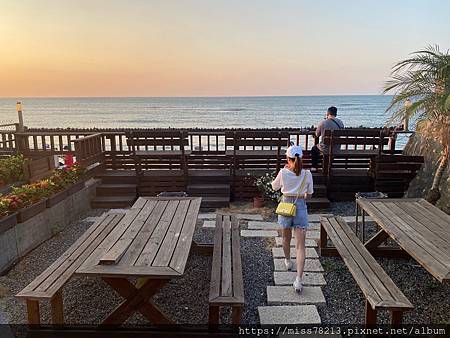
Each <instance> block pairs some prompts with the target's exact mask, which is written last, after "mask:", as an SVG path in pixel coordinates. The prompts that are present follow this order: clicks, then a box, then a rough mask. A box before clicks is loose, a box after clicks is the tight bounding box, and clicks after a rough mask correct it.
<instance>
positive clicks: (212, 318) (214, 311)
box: [208, 305, 220, 325]
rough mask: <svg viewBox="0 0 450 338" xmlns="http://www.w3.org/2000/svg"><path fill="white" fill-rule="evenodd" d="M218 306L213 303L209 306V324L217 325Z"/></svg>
mask: <svg viewBox="0 0 450 338" xmlns="http://www.w3.org/2000/svg"><path fill="white" fill-rule="evenodd" d="M219 316H220V307H219V306H215V305H210V306H209V318H208V323H209V325H219Z"/></svg>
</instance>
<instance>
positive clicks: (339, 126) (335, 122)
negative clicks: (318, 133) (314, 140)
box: [330, 119, 342, 129]
mask: <svg viewBox="0 0 450 338" xmlns="http://www.w3.org/2000/svg"><path fill="white" fill-rule="evenodd" d="M330 120H331V121H333V122H334V124H335V125H337V126H338V128H339V129H342V127H341V125H340V124H339V123H337V121H336V120H335V119H330Z"/></svg>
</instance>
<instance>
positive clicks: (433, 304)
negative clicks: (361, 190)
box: [319, 202, 450, 324]
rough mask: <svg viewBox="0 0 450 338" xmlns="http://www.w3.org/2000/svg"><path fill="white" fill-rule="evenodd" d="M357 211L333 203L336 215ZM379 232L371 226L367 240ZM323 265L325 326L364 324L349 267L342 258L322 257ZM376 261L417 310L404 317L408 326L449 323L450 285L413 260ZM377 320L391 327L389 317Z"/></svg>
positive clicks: (380, 316) (383, 315)
mask: <svg viewBox="0 0 450 338" xmlns="http://www.w3.org/2000/svg"><path fill="white" fill-rule="evenodd" d="M354 210H355V203H354V202H340V203H332V207H331V212H332V213H333V214H335V215H341V216H350V215H354ZM376 231H377V227H376V226H374V225H372V224H370V223H369V224H368V225H367V227H366V235H365V238H369V236H372V235H374V234H375V232H376ZM388 245H395V242H393V241H390V242H388ZM320 261H321V263H322V265H323V267H324V269H325V280H326V281H327V285H326V286H325V287H324V288H323V293H324V295H325V299H326V301H327V305H326V306H325V307H320V308H319V313H320V317H321V319H322V323H324V324H337V323H342V324H354V323H355V322H356V323H364V304H365V298H364V296H363V294H362V292H361V290H360V288H359V287H358V285H357V284H356V282H355V281H354V279H353V277H352V275H351V274H350V272H349V270H348V268H347V266H346V265H345V264H344V262H343V261H342V260H341V259H340V258H334V257H323V258H320ZM377 261H378V262H379V263H380V265H381V266H382V267H383V269H384V271H386V273H387V274H388V275H389V276H390V277H391V279H392V280H393V281H394V283H395V284H396V285H397V286H398V287H399V288H400V290H402V292H403V293H404V294H405V296H406V297H407V298H408V299H409V300H410V302H411V303H412V304H413V306H414V309H413V310H412V311H409V312H406V313H405V315H404V319H403V322H404V323H405V324H410V323H411V324H413V323H415V324H423V323H433V324H444V323H447V321H448V320H449V313H450V285H444V284H441V283H439V282H438V281H437V280H436V279H435V278H434V277H433V276H432V275H431V274H430V273H429V272H428V271H426V270H425V269H424V268H422V267H421V266H420V265H419V264H418V263H417V262H416V261H415V260H413V259H392V258H378V259H377ZM378 320H379V322H381V323H388V322H389V313H388V312H387V311H380V313H379V314H378Z"/></svg>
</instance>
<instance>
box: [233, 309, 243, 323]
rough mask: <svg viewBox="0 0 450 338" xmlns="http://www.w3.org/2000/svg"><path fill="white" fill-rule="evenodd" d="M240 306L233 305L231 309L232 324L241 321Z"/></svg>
mask: <svg viewBox="0 0 450 338" xmlns="http://www.w3.org/2000/svg"><path fill="white" fill-rule="evenodd" d="M241 314H242V306H233V307H232V309H231V318H232V324H240V323H241Z"/></svg>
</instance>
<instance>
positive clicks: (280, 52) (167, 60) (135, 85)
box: [0, 0, 450, 97]
mask: <svg viewBox="0 0 450 338" xmlns="http://www.w3.org/2000/svg"><path fill="white" fill-rule="evenodd" d="M449 13H450V1H442V0H427V1H423V0H415V1H412V0H403V1H402V0H397V1H394V0H376V1H375V0H374V1H361V0H347V1H339V0H334V1H332V0H328V1H325V0H320V1H319V0H310V1H300V0H292V1H283V0H281V1H275V0H272V1H269V0H245V1H244V0H226V1H225V0H224V1H219V0H217V1H215V0H203V1H201V0H184V1H181V0H180V1H176V0H171V1H169V0H164V1H156V0H155V1H151V0H147V1H145V0H126V1H119V0H89V1H87V0H77V1H65V0H39V1H36V0H28V1H16V0H0V46H1V53H0V97H26V96H50V97H54V96H233V95H243V96H245V95H320V94H324V95H325V94H379V93H380V91H381V87H382V84H383V82H384V81H385V80H386V78H387V76H388V75H389V69H390V67H391V66H392V65H393V63H394V62H396V61H398V60H399V59H402V58H405V57H406V56H407V55H408V53H409V52H412V51H414V50H417V49H420V48H422V47H425V46H426V45H427V44H439V45H440V46H441V48H442V49H447V48H450V44H449V43H450V38H449V36H450V23H449V22H450V21H449V19H448V15H449Z"/></svg>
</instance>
